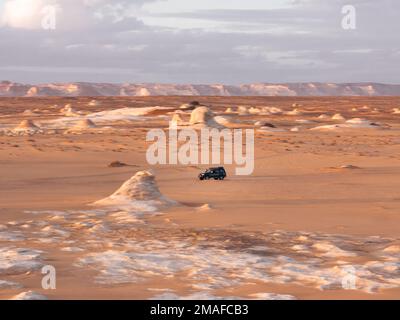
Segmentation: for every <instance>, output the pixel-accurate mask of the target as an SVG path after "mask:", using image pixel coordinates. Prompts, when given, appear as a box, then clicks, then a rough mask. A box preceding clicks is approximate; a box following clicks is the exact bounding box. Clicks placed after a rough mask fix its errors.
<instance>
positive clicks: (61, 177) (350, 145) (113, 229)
mask: <svg viewBox="0 0 400 320" xmlns="http://www.w3.org/2000/svg"><path fill="white" fill-rule="evenodd" d="M98 105H102V104H97V103H96V106H98ZM290 108H293V107H290ZM138 109H140V110H138ZM76 110H79V108H77V109H76ZM171 110H173V108H172V109H171V108H170V107H148V108H144V109H143V108H118V109H106V110H104V111H101V112H86V111H85V112H81V111H75V112H76V114H70V116H64V117H60V114H59V113H58V114H57V115H56V116H55V117H54V118H51V117H50V118H46V119H44V120H41V119H35V125H37V127H38V128H40V129H37V128H35V127H32V128H33V129H34V132H31V131H29V130H31V129H32V128H27V130H28V131H24V130H22V131H21V132H19V133H18V134H16V136H10V137H3V138H2V139H3V140H1V142H2V144H1V145H0V148H1V151H2V152H3V155H2V158H1V159H0V160H1V161H2V165H4V166H3V167H2V168H4V169H2V176H3V177H4V181H7V182H5V183H3V184H1V185H0V189H1V191H2V193H3V194H4V195H5V196H3V198H2V205H4V207H5V208H11V209H10V210H12V211H11V212H12V213H8V209H6V211H2V213H5V217H2V219H1V225H0V244H1V247H0V297H1V298H7V299H10V298H14V299H45V298H46V296H47V295H48V296H49V297H50V298H57V297H60V298H63V297H65V294H66V292H69V293H68V294H67V297H74V292H75V291H74V290H78V289H79V285H80V283H79V282H80V281H82V283H84V286H88V285H89V286H90V287H91V289H93V290H95V291H96V292H97V291H99V292H103V293H102V294H103V295H102V297H109V296H110V295H112V294H113V293H115V292H116V293H118V294H121V293H122V292H123V294H122V296H123V297H130V295H129V290H134V288H136V291H135V292H136V293H135V294H136V295H135V297H146V298H154V299H157V298H158V299H166V298H173V299H195V298H196V299H197V298H198V299H207V298H215V299H227V298H232V299H235V298H240V299H301V298H307V293H309V292H313V294H314V297H315V296H316V295H315V292H320V293H321V296H325V297H326V296H327V295H326V294H327V293H328V294H329V292H332V295H333V296H335V295H337V294H338V292H342V291H343V290H342V287H341V286H342V280H343V277H344V276H346V274H347V270H348V267H349V266H351V267H353V268H354V270H355V272H356V290H354V291H352V292H354V294H365V295H363V297H369V296H370V297H378V296H380V294H382V292H390V290H396V289H398V288H399V287H400V265H399V261H400V243H399V239H398V237H397V235H396V232H392V231H391V230H392V229H394V228H395V225H394V224H393V221H398V220H396V219H397V218H396V216H395V211H396V208H397V207H396V203H397V202H396V201H397V200H396V199H397V198H396V197H398V195H397V191H396V188H392V187H389V186H388V185H387V184H388V183H389V182H388V181H392V180H391V177H392V175H393V174H397V169H396V168H397V167H396V166H397V162H396V161H398V159H397V158H396V157H397V155H396V152H393V150H397V149H395V147H396V145H398V141H399V140H398V139H399V137H398V127H396V125H395V123H393V122H391V125H392V127H389V126H386V125H385V124H386V122H387V121H389V120H390V119H389V118H388V113H386V115H385V113H384V112H383V111H381V112H380V115H379V118H378V119H376V120H375V119H372V118H371V114H372V113H373V110H374V109H373V108H370V109H364V108H361V107H360V108H358V109H357V112H360V113H362V114H360V115H359V114H354V112H353V113H352V115H351V117H349V115H348V113H346V110H343V109H342V110H335V111H333V110H332V111H329V114H330V115H332V114H336V113H340V114H343V115H344V117H343V118H346V119H349V118H352V119H350V120H347V121H345V120H343V119H336V120H333V119H332V117H331V116H326V117H323V118H321V117H319V115H321V113H322V112H325V111H326V110H324V109H322V108H319V109H318V108H317V109H316V110H310V108H308V110H307V108H306V107H303V106H302V109H301V110H300V109H297V110H292V111H290V110H291V109H288V108H286V109H281V108H275V109H274V107H259V106H253V107H245V106H242V107H241V108H239V110H238V112H237V113H232V114H235V115H236V116H235V117H233V115H232V114H231V115H230V117H232V118H227V117H225V116H223V117H224V118H223V119H221V118H217V120H218V119H219V120H221V121H224V122H225V124H227V125H228V124H233V123H234V124H240V125H242V126H244V127H246V126H248V127H253V128H257V127H259V126H257V125H255V123H257V122H258V123H273V124H274V125H276V128H275V129H276V130H272V129H274V128H270V127H265V128H264V130H262V128H261V130H260V134H259V135H258V136H257V139H259V141H261V142H262V144H261V146H259V145H258V146H257V157H258V159H257V160H258V162H257V172H256V174H255V176H254V177H246V178H241V179H238V178H237V179H236V178H234V177H231V178H230V179H228V181H225V182H224V184H208V185H201V187H200V185H197V184H196V183H197V182H196V183H195V182H194V179H195V177H196V175H197V173H198V171H199V170H200V168H185V174H186V175H184V176H183V178H182V176H181V175H180V173H181V172H183V171H180V170H182V169H181V168H178V169H177V168H167V169H165V170H164V171H161V172H162V175H161V178H160V180H161V183H162V186H163V188H162V189H163V191H164V190H166V191H167V193H168V195H170V194H171V189H172V191H173V192H172V193H173V194H174V197H170V196H169V197H167V196H165V195H164V194H163V193H161V192H160V190H159V188H158V186H157V185H156V181H155V177H153V176H152V175H151V174H150V173H143V172H142V173H141V174H139V176H134V177H132V178H131V179H128V180H126V179H127V178H129V176H128V175H127V172H128V171H124V172H122V174H121V173H118V172H117V171H114V172H111V169H106V168H105V167H106V156H105V155H107V156H109V155H110V154H112V158H113V159H111V160H115V159H114V157H115V156H116V155H117V156H119V155H122V151H121V150H125V151H123V152H128V151H126V150H128V148H129V147H130V148H132V149H133V148H138V149H139V148H143V145H142V144H141V143H140V137H142V135H138V132H141V131H140V130H142V131H143V128H141V127H139V128H137V129H136V130H137V131H126V130H127V129H126V126H125V127H118V126H117V130H115V131H114V132H111V131H106V130H104V132H101V130H102V128H103V127H100V128H97V127H96V128H90V126H89V127H88V126H85V127H84V128H82V132H83V136H82V137H74V136H72V135H68V134H66V135H65V137H62V139H61V140H60V139H59V138H58V137H57V136H56V135H55V134H54V132H50V131H51V130H52V129H55V128H60V129H62V130H67V129H68V128H72V127H73V126H75V125H76V124H77V123H78V122H79V121H82V119H91V120H92V121H93V123H96V122H98V123H100V124H103V125H105V126H108V125H110V126H111V125H113V126H114V125H116V123H118V122H119V121H121V120H122V121H132V122H134V123H140V122H141V121H142V122H146V124H147V120H148V119H150V118H151V117H152V115H153V112H160V113H161V115H157V116H155V117H154V118H155V119H158V121H159V123H160V124H159V126H161V127H165V128H167V127H168V121H169V120H170V118H171V116H168V117H165V119H164V116H163V115H162V113H163V112H167V113H168V112H169V111H171ZM222 110H225V107H224V108H223V109H222ZM285 110H286V111H285ZM287 110H289V111H287ZM368 110H372V111H370V112H369V111H368ZM388 110H389V113H390V114H392V108H390V109H388ZM39 111H40V110H39ZM39 111H38V112H39ZM57 112H58V111H57ZM348 112H351V108H350V106H349V107H348ZM367 112H369V113H368V114H367ZM35 113H36V111H35ZM19 114H20V113H19ZM215 114H221V113H217V112H216V113H215ZM239 114H241V115H239ZM267 114H268V116H265V115H267ZM26 116H35V114H34V113H31V114H26ZM182 116H183V117H186V120H187V121H188V122H189V119H188V116H189V115H186V114H185V115H182ZM354 116H357V117H360V118H353V117H354ZM364 116H365V117H366V118H364ZM337 118H338V117H337ZM144 119H146V121H143V120H144ZM138 120H140V121H138ZM186 120H185V121H186ZM214 120H215V119H214ZM226 120H228V121H226ZM228 122H229V123H228ZM389 122H390V121H389ZM10 123H13V125H11V124H10ZM18 123H20V121H19V119H18V121H16V120H15V119H14V120H11V121H9V119H8V118H5V120H4V121H3V120H2V121H1V124H0V126H1V128H2V130H5V131H7V130H9V129H10V128H11V129H12V128H15V127H16V126H18V125H17V124H18ZM25 124H26V123H25ZM299 124H301V125H302V126H301V127H294V126H296V125H299ZM96 126H97V124H96ZM293 128H297V129H298V131H295V130H292V129H293ZM312 128H315V130H316V131H319V130H321V132H318V133H315V131H314V130H308V129H312ZM20 129H24V128H20ZM93 129H94V130H96V131H97V132H101V133H100V134H101V135H103V136H101V137H97V138H96V139H95V140H90V139H89V138H88V137H90V133H91V130H93ZM325 129H327V130H325ZM345 129H352V130H351V133H346V130H345ZM371 129H374V130H371ZM378 129H379V130H378ZM381 129H387V130H381ZM129 130H132V129H129ZM20 133H21V135H24V134H26V135H28V136H29V137H20ZM339 133H340V135H341V137H340V139H339V138H338V135H339ZM85 134H86V135H85ZM45 135H47V136H45ZM108 135H109V136H108ZM124 135H126V141H127V142H126V144H123V143H122V142H121V141H122V136H124ZM135 135H137V136H135ZM347 135H348V136H347ZM133 136H135V139H136V140H134V141H135V143H132V139H133ZM138 137H139V138H138ZM7 139H8V140H7ZM67 139H68V140H70V141H64V140H67ZM85 139H87V140H85ZM3 141H5V142H3ZM42 141H44V142H42ZM88 141H89V142H88ZM371 142H372V143H375V144H374V145H373V144H372V143H371ZM16 144H20V145H23V146H24V148H26V149H24V150H23V151H22V150H19V149H18V148H17V149H15V150H14V149H13V148H14V145H16ZM116 145H119V146H118V147H116ZM128 145H129V147H128ZM20 149H21V148H20ZM108 149H111V150H112V153H110V152H111V151H108ZM270 149H272V151H271V150H270ZM43 150H47V151H46V152H44V151H43ZM294 150H295V151H296V152H294ZM50 151H51V154H50ZM136 151H137V150H135V152H136ZM23 152H25V153H26V154H25V153H23ZM53 152H54V153H55V156H54V159H56V160H51V159H52V156H53ZM129 152H130V154H132V152H131V151H129ZM143 152H144V149H139V151H138V154H140V157H139V156H137V155H136V153H135V157H136V158H134V159H135V160H136V161H137V162H139V163H140V160H138V159H141V157H143ZM290 152H293V156H291V155H290V154H289V153H290ZM331 154H333V155H331ZM6 155H7V156H6ZM24 157H25V158H26V159H28V160H29V161H28V162H26V161H25V160H23V159H25V158H24ZM35 157H37V159H39V160H40V165H38V163H39V160H37V159H36V160H35ZM64 157H66V158H64ZM75 158H79V164H77V162H74V161H75ZM3 159H4V160H3ZM10 159H11V160H10ZM31 159H33V160H35V161H36V162H35V161H31ZM126 159H127V160H128V161H127V162H130V160H131V158H130V157H127V158H126ZM265 159H268V161H267V160H265ZM344 159H346V160H344ZM349 159H350V160H351V162H349V163H354V164H356V165H357V167H356V166H351V165H347V163H346V161H349ZM122 160H123V159H122ZM264 160H265V161H264ZM10 161H12V162H10ZM24 161H25V162H24ZM51 161H54V163H56V165H54V163H52V162H51ZM380 161H382V162H380ZM69 162H70V163H69ZM103 162H104V163H103ZM260 162H261V164H262V165H261V167H260ZM142 163H143V161H142ZM381 163H384V165H381ZM363 164H364V165H365V166H366V167H368V169H364V168H363V167H364V165H363ZM358 165H359V166H360V167H358ZM52 166H53V167H52ZM103 167H104V168H103ZM271 167H272V168H273V169H269V168H271ZM9 168H11V169H9ZM65 168H68V169H67V170H65ZM77 168H79V171H80V174H81V175H80V176H79V177H78V176H76V177H74V176H73V175H74V173H75V172H76V171H75V170H77ZM310 168H311V169H310ZM315 168H318V169H315ZM356 168H358V170H355V169H356ZM142 169H147V168H146V167H144V166H141V169H140V170H142ZM27 170H30V171H29V172H28V171H27ZM106 170H110V171H107V172H106ZM188 170H192V171H191V172H189V173H187V171H188ZM307 170H308V171H307ZM136 171H139V170H135V169H134V168H129V174H130V175H132V174H133V173H135V172H136ZM99 172H100V173H101V174H99ZM11 173H12V175H11ZM15 176H16V178H15ZM189 176H190V177H192V176H193V177H194V178H193V179H192V180H190V184H187V183H188V180H187V177H189ZM377 176H379V180H376V177H377ZM110 177H112V178H110ZM74 179H76V180H74ZM185 179H186V180H185ZM125 180H126V183H124V184H123V185H122V187H121V188H119V189H118V190H117V191H116V192H115V193H114V194H112V195H111V196H108V197H106V198H104V199H103V200H99V201H96V200H97V199H101V198H103V197H104V196H106V195H107V194H111V193H112V190H113V189H114V190H115V189H117V185H118V184H122V183H123V181H125ZM76 181H78V183H77V182H76ZM110 181H111V182H110ZM382 181H384V182H385V183H382ZM104 182H107V183H108V184H103V183H104ZM263 183H264V184H263ZM377 183H379V187H375V185H376V184H377ZM193 185H195V188H194V187H193ZM253 185H254V188H253V189H252V186H253ZM393 185H396V184H395V183H393ZM43 186H46V188H47V189H46V190H47V191H46V192H47V193H46V195H45V196H44V193H43V191H42V187H43ZM49 186H50V187H49ZM110 186H111V187H110ZM166 186H167V187H166ZM171 186H172V187H171ZM310 186H313V187H310ZM316 186H317V187H316ZM193 188H194V189H193ZM364 188H370V189H368V190H367V189H365V190H366V191H365V192H363V190H364ZM9 189H10V190H11V191H12V192H14V193H15V192H16V193H15V194H12V193H10V192H11V191H9ZM75 189H77V190H75ZM250 189H251V190H253V191H252V192H247V190H250ZM316 189H318V190H316ZM378 189H379V190H378ZM371 190H372V191H371ZM257 192H264V194H262V199H261V198H260V197H259V196H260V194H258V193H257ZM216 195H218V196H216ZM332 195H333V196H332ZM378 195H379V196H378ZM47 197H48V199H47ZM52 197H53V200H50V199H52ZM370 197H372V198H371V199H370ZM171 198H174V199H175V198H179V201H174V200H172V199H171ZM26 199H28V200H29V201H28V200H26ZM77 199H78V200H77ZM199 199H202V200H201V201H200V200H199ZM243 199H245V200H243ZM260 199H261V200H260ZM240 201H245V202H243V203H241V202H240ZM260 201H263V202H260ZM206 202H207V203H210V204H205V203H206ZM354 202H356V205H357V206H356V205H354V206H353V204H354ZM20 203H21V204H20ZM90 203H91V205H84V204H90ZM321 203H322V204H323V205H321ZM77 204H79V205H77ZM30 206H32V208H37V209H32V210H25V211H24V212H23V213H20V212H18V210H21V208H22V209H27V208H29V207H30ZM260 206H262V210H263V212H262V214H261V211H260V210H258V209H257V208H258V207H260ZM359 206H362V208H358V207H359ZM236 207H239V208H236ZM283 207H284V208H285V210H282V208H283ZM377 207H379V208H382V210H381V211H379V214H377V213H376V212H378V209H377ZM15 208H18V210H17V209H15ZM44 208H45V209H44ZM49 208H54V210H49ZM221 208H222V209H223V210H221ZM243 208H245V209H243ZM361 209H362V213H360V214H359V212H361V211H360V210H361ZM252 210H254V211H256V212H257V213H254V212H252ZM257 210H258V211H257ZM343 210H344V213H343V214H340V212H342V211H343ZM353 211H354V212H353ZM182 212H184V214H182ZM396 212H397V211H396ZM13 215H15V217H14V216H13ZM347 215H349V216H350V217H347ZM164 216H165V217H166V218H164ZM7 217H9V220H7ZM182 217H183V218H182ZM10 220H13V221H10ZM289 220H290V221H291V224H289V223H287V224H286V225H285V221H289ZM353 220H354V221H353ZM182 221H183V222H182ZM186 221H195V222H191V223H188V224H187V223H186ZM365 221H368V223H370V224H369V225H368V226H366V225H367V224H368V223H366V222H365ZM373 222H375V223H373ZM267 223H269V225H268V227H265V226H266V225H267ZM357 223H359V224H360V225H361V226H360V228H359V229H357V230H362V232H359V231H358V232H355V234H352V232H349V231H348V229H346V228H347V227H349V226H354V225H356V224H357ZM255 224H257V225H259V227H257V228H255V229H257V230H256V231H250V230H248V229H249V228H250V229H251V228H253V227H254V225H255ZM315 226H317V227H315ZM280 227H282V229H281V228H280ZM308 228H309V229H315V230H313V231H304V230H305V229H308ZM341 228H342V229H341ZM293 230H295V231H293ZM342 230H344V232H343V233H345V234H339V233H341V231H342ZM382 230H389V232H387V233H388V234H385V232H384V231H382ZM361 234H362V235H361ZM374 234H380V235H379V236H368V235H374ZM52 263H55V264H56V265H57V267H58V269H60V271H59V277H60V278H61V282H62V284H63V285H64V286H65V285H66V286H67V287H68V284H69V283H70V282H73V283H74V287H68V289H64V290H65V291H61V292H62V294H60V295H59V296H58V293H57V292H58V291H57V292H55V293H53V292H48V293H46V292H45V291H43V290H40V287H39V286H38V284H39V283H40V281H36V280H35V281H36V282H34V280H31V277H32V276H35V277H36V278H35V279H40V277H41V274H40V269H41V267H42V266H43V265H45V264H52ZM78 283H79V285H78ZM82 285H83V284H82ZM61 288H62V286H61ZM126 288H129V290H128V289H126ZM137 288H140V289H137ZM298 288H301V290H300V289H298ZM60 290H63V289H60ZM108 290H110V291H108ZM71 292H72V293H71ZM87 292H88V293H89V291H87ZM107 292H109V293H107ZM137 292H142V295H139V294H138V293H137ZM305 292H306V293H305ZM323 294H324V295H323ZM90 296H91V297H93V296H96V294H95V293H94V292H92V293H91V295H90ZM350 296H351V294H350ZM357 296H359V295H357ZM79 297H83V295H79Z"/></svg>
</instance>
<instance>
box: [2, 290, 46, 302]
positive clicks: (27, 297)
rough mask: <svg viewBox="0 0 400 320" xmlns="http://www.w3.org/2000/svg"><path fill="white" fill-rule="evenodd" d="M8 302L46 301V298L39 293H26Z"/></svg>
mask: <svg viewBox="0 0 400 320" xmlns="http://www.w3.org/2000/svg"><path fill="white" fill-rule="evenodd" d="M10 300H48V298H47V297H45V296H43V295H41V294H39V293H36V292H33V291H27V292H22V293H20V294H17V295H16V296H13V297H12V298H11V299H10Z"/></svg>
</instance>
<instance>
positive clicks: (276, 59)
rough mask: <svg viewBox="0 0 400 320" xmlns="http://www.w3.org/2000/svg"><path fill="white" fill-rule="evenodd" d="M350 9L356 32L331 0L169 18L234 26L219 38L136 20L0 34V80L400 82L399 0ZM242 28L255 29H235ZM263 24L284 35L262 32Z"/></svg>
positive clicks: (367, 1)
mask: <svg viewBox="0 0 400 320" xmlns="http://www.w3.org/2000/svg"><path fill="white" fill-rule="evenodd" d="M352 2H353V4H354V5H355V6H356V7H357V9H358V24H359V25H358V29H357V30H355V31H344V30H343V29H341V28H340V19H341V14H340V8H341V5H342V4H343V3H345V2H344V1H337V0H334V1H329V2H328V1H322V0H321V1H317V0H312V1H297V2H295V5H294V6H293V7H291V8H288V9H279V10H264V11H254V10H240V11H238V10H229V9H228V10H222V11H221V10H214V11H210V10H208V11H198V12H191V13H177V14H173V15H169V16H173V17H176V18H177V19H178V18H181V17H182V18H191V19H205V20H211V21H222V22H224V23H227V24H232V25H233V26H235V25H238V26H237V27H238V29H237V30H235V32H224V33H221V32H219V30H215V31H212V32H211V31H205V30H201V29H197V30H190V29H189V30H180V29H178V28H176V29H174V28H165V27H162V26H160V27H155V26H147V25H145V24H144V23H143V21H142V20H141V19H140V17H135V16H131V15H127V16H124V15H123V14H122V13H120V14H119V16H120V19H115V15H114V14H111V15H110V16H107V15H104V16H103V17H102V19H101V21H98V20H96V19H94V20H92V21H91V22H90V23H89V24H86V25H85V26H84V27H79V28H77V29H72V30H71V29H67V28H61V29H60V30H56V31H54V32H50V31H43V30H29V31H28V30H22V29H12V28H4V27H3V28H0V38H1V39H2V41H1V42H0V72H1V77H2V78H4V79H10V80H14V81H21V82H49V81H101V82H170V83H215V82H224V83H232V84H236V83H246V82H290V81H293V82H297V81H332V82H350V81H355V82H359V81H377V82H393V83H394V82H400V76H399V74H398V70H397V69H396V66H397V65H399V63H400V54H399V51H400V48H399V41H398V40H399V36H398V34H399V33H397V32H396V30H398V29H399V26H400V22H399V21H398V18H397V16H396V14H395V13H394V12H395V11H396V10H397V12H399V10H398V9H400V3H399V2H397V1H391V0H383V1H380V2H376V1H370V0H364V1H361V0H360V1H356V0H353V1H352ZM107 3H111V1H105V0H104V1H103V0H102V1H100V2H99V3H98V4H97V5H101V6H104V5H107ZM113 3H114V4H115V2H113ZM138 3H139V2H138ZM131 4H132V2H131V1H120V6H121V7H119V8H117V9H116V10H117V12H124V8H128V6H129V5H131ZM96 8H103V9H104V7H96ZM81 14H82V13H81ZM85 14H86V13H85ZM164 16H165V15H164ZM68 19H70V18H68ZM246 24H247V25H251V27H252V28H256V29H257V28H259V30H260V32H258V33H248V32H240V31H241V29H240V28H241V27H242V26H243V25H246ZM257 25H258V26H257ZM263 25H268V26H280V27H282V29H283V31H282V32H278V33H276V32H269V31H265V29H264V28H263ZM298 31H304V32H303V33H299V32H298Z"/></svg>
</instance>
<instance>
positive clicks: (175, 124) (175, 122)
mask: <svg viewBox="0 0 400 320" xmlns="http://www.w3.org/2000/svg"><path fill="white" fill-rule="evenodd" d="M186 125H187V123H186V122H185V121H183V119H182V118H181V116H180V114H179V113H175V114H174V115H173V117H172V120H171V121H170V122H169V127H170V128H171V129H178V128H180V127H182V126H186Z"/></svg>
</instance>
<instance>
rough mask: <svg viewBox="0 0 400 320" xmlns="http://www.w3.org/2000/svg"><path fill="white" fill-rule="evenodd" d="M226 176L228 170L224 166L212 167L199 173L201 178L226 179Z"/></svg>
mask: <svg viewBox="0 0 400 320" xmlns="http://www.w3.org/2000/svg"><path fill="white" fill-rule="evenodd" d="M225 178H226V171H225V169H224V168H223V167H219V168H210V169H207V170H206V171H204V172H202V173H200V174H199V179H200V180H210V179H214V180H224V179H225Z"/></svg>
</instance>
